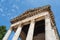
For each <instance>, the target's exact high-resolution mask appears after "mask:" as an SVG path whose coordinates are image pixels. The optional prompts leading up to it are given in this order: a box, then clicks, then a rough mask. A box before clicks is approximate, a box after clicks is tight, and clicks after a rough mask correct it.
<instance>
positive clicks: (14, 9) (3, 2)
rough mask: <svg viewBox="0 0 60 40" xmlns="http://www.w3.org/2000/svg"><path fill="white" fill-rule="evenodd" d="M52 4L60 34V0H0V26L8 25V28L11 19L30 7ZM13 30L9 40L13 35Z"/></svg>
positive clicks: (7, 27)
mask: <svg viewBox="0 0 60 40" xmlns="http://www.w3.org/2000/svg"><path fill="white" fill-rule="evenodd" d="M48 4H49V5H51V10H52V11H53V13H54V16H55V21H56V26H57V29H58V32H59V34H60V0H0V26H1V25H6V29H7V30H8V29H9V27H10V25H11V23H10V20H11V19H13V18H14V17H16V16H18V15H20V14H22V13H23V12H25V11H26V10H28V9H32V8H37V7H41V6H44V5H48ZM13 35H14V32H12V34H11V36H10V37H9V40H11V38H12V37H13Z"/></svg>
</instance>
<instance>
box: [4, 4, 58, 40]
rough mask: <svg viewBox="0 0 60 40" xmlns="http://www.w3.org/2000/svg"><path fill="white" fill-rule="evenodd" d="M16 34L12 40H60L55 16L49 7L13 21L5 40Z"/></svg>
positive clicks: (28, 11) (25, 13)
mask: <svg viewBox="0 0 60 40" xmlns="http://www.w3.org/2000/svg"><path fill="white" fill-rule="evenodd" d="M12 31H14V32H15V34H14V36H13V38H12V39H11V40H18V38H19V37H20V38H21V40H59V35H58V31H57V28H56V24H55V21H54V15H53V12H52V11H51V7H50V6H49V5H47V6H43V7H39V8H34V9H30V10H27V11H26V12H24V13H23V14H22V15H19V16H17V17H16V18H13V19H12V20H11V26H10V28H9V30H8V31H7V33H6V35H5V36H4V38H3V40H8V37H9V36H10V34H11V32H12Z"/></svg>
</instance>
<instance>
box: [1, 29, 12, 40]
mask: <svg viewBox="0 0 60 40" xmlns="http://www.w3.org/2000/svg"><path fill="white" fill-rule="evenodd" d="M11 32H12V28H10V29H9V30H8V31H7V33H6V34H5V36H4V38H3V39H2V40H8V37H9V36H10V34H11Z"/></svg>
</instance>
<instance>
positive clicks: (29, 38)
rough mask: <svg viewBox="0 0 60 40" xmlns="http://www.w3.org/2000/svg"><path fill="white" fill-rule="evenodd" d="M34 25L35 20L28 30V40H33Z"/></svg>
mask: <svg viewBox="0 0 60 40" xmlns="http://www.w3.org/2000/svg"><path fill="white" fill-rule="evenodd" d="M34 25H35V20H31V24H30V27H29V30H28V34H27V37H26V40H33V33H34Z"/></svg>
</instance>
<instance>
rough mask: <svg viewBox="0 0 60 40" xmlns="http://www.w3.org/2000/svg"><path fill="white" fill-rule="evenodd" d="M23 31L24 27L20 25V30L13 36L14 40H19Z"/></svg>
mask: <svg viewBox="0 0 60 40" xmlns="http://www.w3.org/2000/svg"><path fill="white" fill-rule="evenodd" d="M21 30H22V27H21V25H19V26H18V28H17V30H16V33H15V34H14V36H13V39H12V40H18V38H19V35H20V33H21Z"/></svg>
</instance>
